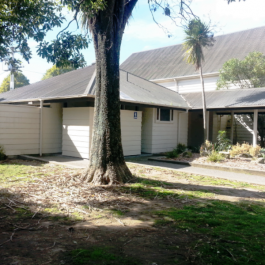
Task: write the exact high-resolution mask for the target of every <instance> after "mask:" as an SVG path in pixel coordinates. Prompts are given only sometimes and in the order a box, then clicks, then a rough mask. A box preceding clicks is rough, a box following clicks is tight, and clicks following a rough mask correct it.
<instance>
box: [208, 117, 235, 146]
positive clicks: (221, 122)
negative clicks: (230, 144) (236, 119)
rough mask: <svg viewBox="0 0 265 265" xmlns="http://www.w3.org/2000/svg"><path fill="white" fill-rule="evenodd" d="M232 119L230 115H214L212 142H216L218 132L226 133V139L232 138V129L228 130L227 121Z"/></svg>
mask: <svg viewBox="0 0 265 265" xmlns="http://www.w3.org/2000/svg"><path fill="white" fill-rule="evenodd" d="M230 119H231V117H230V116H229V115H217V114H216V113H214V114H213V130H212V135H213V136H212V141H213V143H215V142H216V138H217V135H218V131H226V132H227V134H226V137H227V138H230V128H229V129H227V121H228V120H230Z"/></svg>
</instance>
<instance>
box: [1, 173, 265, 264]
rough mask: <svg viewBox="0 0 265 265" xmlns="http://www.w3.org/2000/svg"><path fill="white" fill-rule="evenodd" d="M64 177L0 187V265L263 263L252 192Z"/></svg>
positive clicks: (261, 216) (260, 219)
mask: <svg viewBox="0 0 265 265" xmlns="http://www.w3.org/2000/svg"><path fill="white" fill-rule="evenodd" d="M68 171H69V170H68ZM63 174H65V176H62V178H61V179H60V176H57V175H54V176H48V177H44V176H43V178H42V179H35V182H34V183H26V185H25V184H24V185H20V186H17V187H16V188H15V187H9V188H2V189H0V210H1V215H0V255H1V257H2V260H1V264H3V265H7V264H16V265H19V264H20V265H24V264H25V265H33V264H34V265H40V264H69V265H82V264H99V265H101V264H102V265H103V264H128V265H133V264H137V265H138V264H139V265H141V264H143V265H152V264H157V265H160V264H161V265H162V264H163V265H172V264H199V265H200V264H203V265H204V264H217V265H218V264H220V265H221V264H222V265H223V264H263V262H264V260H265V253H264V245H265V240H264V238H265V237H264V236H265V229H264V227H265V207H264V200H262V198H261V197H260V195H261V196H264V193H261V192H259V191H258V190H257V191H255V190H253V189H252V190H247V189H242V188H231V187H224V186H222V187H219V186H214V185H212V186H211V185H209V184H208V185H200V184H198V185H197V184H192V183H180V182H178V181H179V179H177V178H175V182H174V181H173V179H174V178H172V181H165V180H155V179H150V178H145V177H135V178H134V179H133V180H132V183H127V184H125V185H121V186H89V185H84V184H82V183H79V182H78V179H76V178H75V177H74V176H72V175H69V176H67V175H66V173H65V172H63ZM161 174H163V172H161ZM53 180H54V181H53ZM82 185H83V186H82ZM40 186H42V187H40ZM28 187H29V188H28ZM72 192H73V194H71V193H72ZM69 193H70V194H69ZM83 193H84V195H82V194H83ZM80 194H81V195H82V196H83V197H82V196H81V195H80ZM44 195H45V196H44ZM67 196H68V197H67ZM69 198H70V199H71V200H72V205H69V203H70V201H69V200H68V199H69ZM83 198H85V200H84V199H83ZM232 199H233V200H232ZM230 200H232V202H231V201H230ZM70 206H71V207H70ZM67 207H68V208H67Z"/></svg>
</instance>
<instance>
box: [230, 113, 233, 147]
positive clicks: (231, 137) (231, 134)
mask: <svg viewBox="0 0 265 265" xmlns="http://www.w3.org/2000/svg"><path fill="white" fill-rule="evenodd" d="M230 140H231V144H233V141H234V111H232V112H231V133H230Z"/></svg>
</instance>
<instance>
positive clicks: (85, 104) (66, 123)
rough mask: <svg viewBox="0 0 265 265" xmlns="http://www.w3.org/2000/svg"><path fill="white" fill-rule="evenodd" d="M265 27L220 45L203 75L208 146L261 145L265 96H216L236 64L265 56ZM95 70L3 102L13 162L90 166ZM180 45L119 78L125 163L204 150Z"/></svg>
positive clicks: (219, 40)
mask: <svg viewBox="0 0 265 265" xmlns="http://www.w3.org/2000/svg"><path fill="white" fill-rule="evenodd" d="M264 43H265V27H261V28H257V29H252V30H246V31H242V32H237V33H232V34H227V35H223V36H219V37H216V44H215V46H214V47H213V48H211V49H210V50H207V51H206V54H205V57H206V63H205V66H204V73H205V74H204V75H205V83H206V90H207V91H206V104H207V117H208V118H207V123H208V132H207V134H208V138H209V139H210V140H213V141H214V140H215V139H216V136H217V133H218V130H226V131H227V132H228V137H230V138H231V139H232V140H233V141H234V142H242V141H249V142H253V144H254V145H255V144H257V143H258V134H257V129H258V115H259V113H264V112H265V88H260V89H245V90H238V89H236V88H234V89H232V90H222V91H216V90H215V88H216V80H217V78H218V70H219V69H220V68H221V67H222V64H223V63H224V62H225V61H227V60H228V59H229V58H232V57H237V58H239V59H242V58H244V57H245V56H246V55H247V54H248V53H249V52H251V51H261V52H264V53H265V46H264ZM95 78H96V73H95V65H91V66H88V67H86V68H83V69H78V70H75V71H72V72H68V73H65V74H62V75H60V76H56V77H52V78H50V79H46V80H43V81H40V82H37V83H34V84H32V85H28V86H25V87H21V88H18V89H15V90H12V91H9V92H5V93H2V94H1V95H0V144H1V145H3V146H4V148H5V151H6V154H7V155H19V154H40V155H42V154H53V153H62V154H63V155H66V156H73V157H81V158H86V159H88V158H89V150H90V146H91V140H92V129H93V116H94V98H95V96H94V95H95V83H96V79H95ZM198 80H199V77H198V74H197V73H195V71H194V67H193V66H191V65H187V64H186V63H184V62H183V57H182V47H181V45H174V46H170V47H165V48H160V49H156V50H151V51H145V52H141V53H136V54H133V55H131V56H130V57H129V58H128V59H127V60H126V61H125V62H124V63H123V64H122V65H121V70H120V103H121V133H122V144H123V151H124V155H125V156H129V155H139V154H141V153H160V152H166V151H170V150H172V149H173V148H175V147H176V145H177V144H178V143H183V144H186V145H191V146H199V145H200V144H201V143H202V142H203V126H202V121H203V119H202V105H201V87H200V84H199V81H198Z"/></svg>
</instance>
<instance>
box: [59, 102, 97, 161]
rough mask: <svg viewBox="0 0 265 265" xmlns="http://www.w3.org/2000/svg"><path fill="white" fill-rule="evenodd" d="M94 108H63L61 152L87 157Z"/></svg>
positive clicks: (67, 154)
mask: <svg viewBox="0 0 265 265" xmlns="http://www.w3.org/2000/svg"><path fill="white" fill-rule="evenodd" d="M93 113H94V108H89V107H81V108H63V142H62V154H63V155H66V156H74V157H81V158H86V159H88V158H89V147H90V139H91V127H92V126H93Z"/></svg>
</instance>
